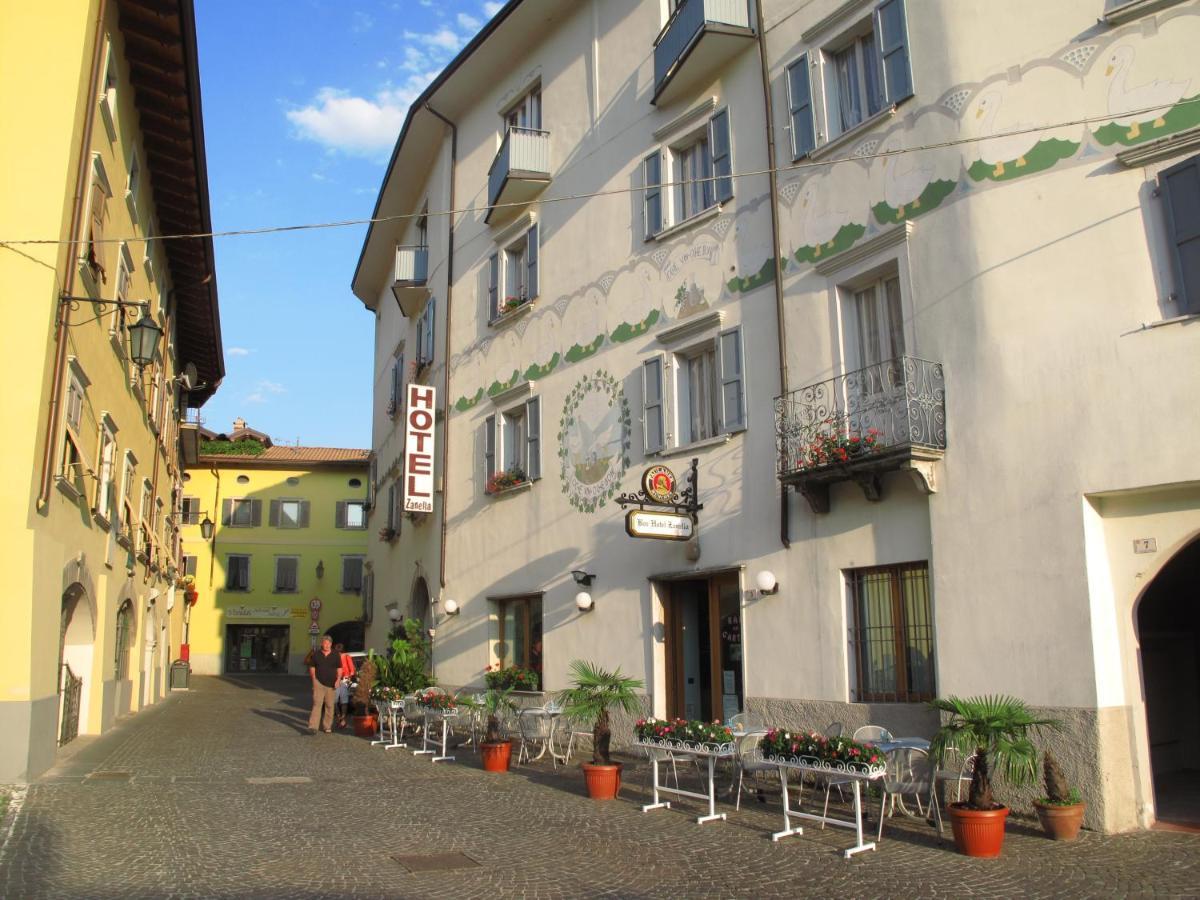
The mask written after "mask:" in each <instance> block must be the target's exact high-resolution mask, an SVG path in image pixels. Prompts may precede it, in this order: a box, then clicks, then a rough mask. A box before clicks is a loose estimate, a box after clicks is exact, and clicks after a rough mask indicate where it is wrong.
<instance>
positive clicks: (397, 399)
mask: <svg viewBox="0 0 1200 900" xmlns="http://www.w3.org/2000/svg"><path fill="white" fill-rule="evenodd" d="M403 409H404V354H403V353H400V354H398V355H397V356H396V358H395V359H394V360H393V361H392V391H391V397H390V399H389V400H388V409H387V413H388V415H389V416H392V417H393V418H394V417H395V416H397V415H398V414H399V413H400V412H401V410H403Z"/></svg>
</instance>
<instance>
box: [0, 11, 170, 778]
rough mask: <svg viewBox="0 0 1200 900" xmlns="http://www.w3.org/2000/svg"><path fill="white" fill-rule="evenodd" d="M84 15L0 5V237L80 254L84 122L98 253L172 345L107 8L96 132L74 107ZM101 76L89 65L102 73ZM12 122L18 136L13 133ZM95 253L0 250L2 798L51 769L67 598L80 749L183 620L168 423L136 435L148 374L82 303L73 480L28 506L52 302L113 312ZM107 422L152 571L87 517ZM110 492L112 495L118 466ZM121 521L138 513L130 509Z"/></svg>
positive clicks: (90, 100)
mask: <svg viewBox="0 0 1200 900" xmlns="http://www.w3.org/2000/svg"><path fill="white" fill-rule="evenodd" d="M98 9H99V4H98V3H96V2H74V3H66V2H63V3H54V4H49V5H47V4H41V5H37V4H24V5H21V4H12V3H7V4H5V8H4V13H3V20H4V25H3V27H2V28H0V109H3V111H4V114H3V116H2V117H0V119H2V121H3V124H2V125H0V129H3V139H2V140H0V237H3V238H4V239H22V238H31V239H45V238H49V239H59V240H64V241H65V240H68V239H76V238H79V237H82V232H83V230H84V228H85V227H86V222H81V229H80V233H78V234H74V235H72V234H69V231H70V227H69V226H70V221H71V215H72V209H73V208H74V203H75V196H76V175H77V170H78V165H79V154H80V145H81V141H82V139H83V135H84V133H85V128H86V125H87V123H88V121H89V119H91V120H92V122H93V124H92V132H91V140H90V144H89V147H88V149H87V154H88V159H89V165H90V161H91V157H92V155H93V154H94V155H95V156H96V157H97V158H98V159H99V160H100V161H101V163H102V165H103V167H104V169H105V173H106V175H107V179H108V184H109V187H110V189H111V194H112V195H111V197H110V198H109V199H108V201H107V214H108V220H107V223H106V229H105V232H106V236H107V237H112V238H123V239H127V240H128V249H129V254H130V257H131V259H132V263H133V266H132V273H131V274H132V283H131V286H130V290H129V291H128V294H127V297H128V298H129V299H138V300H141V299H147V300H150V301H151V312H152V313H154V314H155V315H157V316H158V318H159V322H160V324H161V325H163V326H164V327H165V328H166V330H167V331H168V333H170V330H171V325H172V323H171V322H170V321H169V319H168V317H167V315H166V311H165V310H162V309H160V308H159V305H160V304H159V301H160V298H165V297H166V294H167V290H168V289H169V287H170V273H169V272H168V270H167V265H166V260H165V259H164V258H162V256H161V255H160V249H159V248H155V249H154V250H153V251H152V252H151V255H150V261H149V265H147V263H146V253H145V246H146V244H145V242H144V241H142V240H140V238H141V237H142V236H143V235H144V234H145V233H146V229H147V228H148V227H150V226H151V223H153V221H154V209H155V208H154V194H153V184H152V182H151V178H150V175H149V173H148V171H147V165H146V158H145V154H144V151H143V148H142V146H141V134H140V127H139V123H138V114H137V110H136V108H135V106H134V97H133V89H132V86H131V84H130V81H129V70H128V66H127V65H126V63H125V60H124V57H123V49H124V48H123V41H122V37H121V33H120V31H119V30H118V27H117V12H116V5H115V4H111V3H110V4H109V5H108V7H107V10H106V13H105V15H104V20H103V22H102V23H100V29H99V34H100V37H99V40H100V42H101V46H102V47H103V46H105V44H104V42H105V40H106V38H107V39H108V40H109V41H110V42H111V52H112V54H113V59H114V68H113V72H114V74H115V77H116V86H115V92H114V94H113V104H112V108H113V110H114V114H113V115H112V116H111V122H112V128H111V129H110V128H109V127H107V125H106V123H105V121H104V120H103V117H102V116H101V114H100V112H99V108H100V102H99V98H98V97H96V96H89V95H88V85H89V80H90V78H91V75H92V58H93V47H94V46H95V43H96V40H97V22H96V17H97V12H98ZM104 61H105V56H104V55H103V54H102V56H101V61H100V65H101V66H102V67H103V65H104ZM18 123H19V127H20V133H19V135H18V134H16V133H14V129H15V128H17V127H18ZM133 153H137V154H138V159H139V162H140V166H141V173H142V174H141V189H140V191H138V193H137V196H136V198H135V199H132V200H127V198H126V190H127V185H128V172H129V165H128V160H129V159H130V158H131V154H133ZM90 182H91V179H90V175H89V177H87V178H86V179H85V181H84V183H83V185H82V190H81V195H82V200H83V202H84V204H85V210H86V203H87V191H88V188H89V185H90ZM83 219H85V220H86V213H85V215H84V216H83ZM101 252H102V255H103V258H104V265H105V268H106V270H107V277H106V279H104V280H99V281H98V280H95V279H91V278H88V277H84V276H83V275H82V274H81V265H80V255H81V253H82V247H81V245H75V246H74V247H72V246H70V245H68V244H66V243H60V244H48V245H24V246H10V247H0V285H3V298H4V303H5V313H6V317H7V318H6V333H7V334H8V339H7V340H6V341H5V344H4V348H5V352H4V353H3V354H2V355H0V367H3V369H2V370H0V377H2V378H3V383H4V384H5V385H6V388H5V390H4V391H3V392H0V404H2V405H0V416H3V419H4V421H5V423H6V425H7V429H8V433H9V434H10V435H11V438H10V439H9V440H8V441H6V442H5V446H4V457H3V459H4V463H5V471H6V473H7V476H6V479H5V484H4V487H3V489H2V490H0V538H2V540H0V547H3V551H0V552H2V553H3V558H2V564H3V571H4V572H5V573H6V584H5V594H6V599H5V602H4V603H3V604H0V631H3V633H5V634H6V635H8V636H10V638H11V640H10V654H9V660H8V664H7V665H6V666H4V667H3V668H0V732H2V733H4V734H5V735H6V741H5V742H4V744H5V746H4V749H3V750H0V781H7V780H16V779H20V778H24V777H30V776H32V775H35V774H37V773H38V772H40V771H42V770H44V769H45V768H46V767H47V766H48V765H49V764H50V763H51V762H52V761H53V759H54V756H55V753H56V743H57V742H56V738H57V734H58V724H59V723H58V708H59V700H58V694H57V692H58V685H59V678H60V669H59V664H58V663H59V637H60V630H61V623H62V614H63V597H64V593H65V592H68V591H70V592H72V593H79V594H80V595H81V600H80V602H79V604H78V605H77V606H76V615H77V616H80V617H81V618H80V619H79V620H77V621H76V622H75V625H76V626H77V627H76V628H74V629H71V630H70V631H69V634H70V637H69V639H68V643H70V642H71V641H72V640H73V641H75V642H76V643H75V645H74V647H73V649H71V650H70V651H69V652H68V653H67V656H68V657H69V659H70V660H71V661H73V668H76V669H77V670H79V671H77V673H76V674H78V675H81V676H82V677H83V680H84V682H83V692H84V700H83V706H82V708H83V711H84V712H83V715H82V717H81V721H80V732H81V733H88V732H93V733H94V732H98V731H101V730H103V729H104V728H106V727H108V725H109V724H110V723H111V722H112V721H113V719H114V718H115V717H116V716H118V715H120V714H122V713H124V712H127V711H134V710H137V709H138V708H140V707H141V706H142V705H144V704H145V703H148V702H153V700H154V699H156V698H158V697H160V696H162V695H163V694H164V693H165V675H166V668H165V667H166V665H167V664H168V663H169V656H170V646H169V645H168V641H165V640H163V631H162V627H161V626H162V625H163V624H168V625H169V620H170V619H171V617H175V618H179V617H180V616H181V613H182V611H181V604H173V586H172V585H173V582H174V579H173V577H172V575H173V573H172V572H171V568H172V566H171V561H170V557H171V555H172V550H173V544H174V536H173V535H172V534H171V531H170V527H169V525H168V524H167V521H166V518H167V514H169V513H170V511H171V506H170V504H171V488H172V486H173V484H174V483H175V482H176V480H177V477H178V473H177V471H176V469H177V459H178V451H177V446H178V445H177V436H176V429H175V425H174V423H173V422H172V421H171V419H172V418H173V415H172V414H170V413H167V414H165V415H164V416H163V417H162V419H161V421H163V422H164V425H163V427H161V428H159V429H157V433H156V430H155V429H153V428H152V427H151V423H150V421H149V416H148V407H149V398H150V397H151V391H150V388H149V384H150V382H151V374H152V373H151V369H147V370H146V372H145V373H142V374H139V373H138V371H137V368H136V367H134V366H132V365H131V364H130V362H129V360H128V353H127V349H126V348H127V347H128V339H127V336H126V335H125V334H124V332H120V331H118V332H115V333H114V334H113V335H110V326H111V323H112V318H111V314H112V312H113V307H111V306H104V307H102V306H97V305H95V304H92V303H88V302H83V303H80V304H78V305H77V308H75V309H73V310H72V311H71V313H70V315H71V327H70V328H69V329H68V330H67V352H68V354H69V355H70V356H71V357H73V358H74V360H75V363H76V365H77V366H78V368H79V369H80V370H81V371H82V372H83V373H84V375H85V377H86V380H87V381H88V384H87V386H86V390H85V399H84V403H83V407H82V416H81V421H80V426H79V429H78V441H79V451H80V453H81V457H82V464H81V465H80V466H79V467H78V469H77V471H76V472H75V477H73V478H70V479H64V480H62V481H61V482H56V483H55V485H54V486H53V487H52V488H51V489H50V493H49V497H48V500H47V502H46V503H44V504H43V505H41V506H40V507H39V504H38V502H37V500H38V493H39V486H40V477H39V476H40V471H41V460H42V452H43V448H44V446H45V429H46V418H47V415H48V410H49V408H50V400H51V397H50V393H51V383H52V380H53V371H54V358H55V352H54V350H55V344H54V334H55V315H56V311H57V308H58V298H59V296H60V294H62V293H70V294H73V295H76V296H91V297H95V298H98V299H113V298H115V296H116V290H117V278H116V273H117V260H118V257H119V254H120V252H121V249H120V244H106V245H104V247H103V249H102V251H101ZM89 320H91V321H89ZM161 349H162V353H163V357H164V359H163V361H162V365H161V375H162V378H163V383H164V384H169V383H170V379H172V378H173V377H174V375H175V371H176V369H175V366H176V360H175V359H174V353H173V347H172V345H171V344H170V343H169V342H168V341H166V340H164V341H163V342H162V345H161ZM142 385H145V387H144V388H143V387H142ZM138 388H141V389H140V390H139V389H138ZM62 409H63V408H62V406H61V405H60V407H59V410H58V413H57V418H58V420H59V424H60V428H59V431H60V434H59V439H58V440H57V441H56V442H55V444H54V447H53V459H54V462H55V467H56V469H57V464H58V462H59V460H60V458H61V452H62V435H61V432H62V427H61V423H62ZM106 415H107V417H108V419H110V420H111V422H112V423H113V424H114V425H115V427H116V435H115V437H116V446H117V456H118V460H119V459H120V458H121V457H123V456H124V454H125V452H126V451H127V450H129V451H132V453H133V454H134V455H135V456H136V458H137V460H138V466H137V471H138V475H137V485H138V491H139V492H140V490H141V487H140V485H141V481H142V478H143V477H145V478H149V479H151V481H152V482H153V499H155V500H158V499H161V500H162V501H163V515H162V516H160V517H159V521H158V527H157V529H156V530H155V534H154V537H153V545H154V546H155V547H157V548H158V559H159V560H160V562H161V564H159V565H156V566H150V565H146V564H142V563H138V562H136V561H134V562H133V564H132V565H130V564H129V563H130V554H129V552H128V551H127V550H126V549H125V548H124V547H123V546H121V544H120V543H118V541H117V537H116V531H117V528H116V527H115V526H116V525H117V523H116V522H115V521H112V517H109V520H108V521H106V520H104V519H103V518H102V517H98V516H96V515H94V513H93V510H94V508H95V505H96V499H97V487H96V486H97V472H98V452H99V434H100V425H101V421H102V420H103V419H104V417H105V416H106ZM116 477H117V478H120V465H119V463H118V466H117V471H116ZM72 482H74V488H75V489H72V484H71V483H72ZM139 499H140V497H139ZM119 505H120V497H119V496H118V506H119ZM134 506H135V510H136V509H137V507H138V506H139V503H138V502H137V501H135V504H134ZM152 508H154V504H152ZM126 600H128V601H130V602H131V604H132V607H133V633H132V634H131V641H130V644H131V647H130V651H129V664H128V673H127V677H126V678H124V679H117V677H116V652H115V651H116V616H117V610H118V608H119V606H120V605H121V604H122V603H123V602H124V601H126ZM172 606H173V609H172V610H171V612H168V607H172ZM169 631H170V629H169V628H168V634H169ZM84 636H86V640H84Z"/></svg>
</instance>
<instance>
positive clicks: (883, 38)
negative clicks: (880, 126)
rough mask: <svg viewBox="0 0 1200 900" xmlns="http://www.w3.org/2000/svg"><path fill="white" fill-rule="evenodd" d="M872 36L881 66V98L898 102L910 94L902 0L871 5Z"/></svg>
mask: <svg viewBox="0 0 1200 900" xmlns="http://www.w3.org/2000/svg"><path fill="white" fill-rule="evenodd" d="M875 39H876V41H877V42H878V44H879V59H880V63H881V67H882V69H883V96H884V101H885V102H887V103H899V102H900V101H901V100H903V99H904V98H905V97H911V96H912V95H913V83H912V67H911V64H910V62H909V58H908V23H907V22H906V21H905V11H904V0H883V2H882V3H880V4H879V6H877V7H875Z"/></svg>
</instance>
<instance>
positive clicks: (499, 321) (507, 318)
mask: <svg viewBox="0 0 1200 900" xmlns="http://www.w3.org/2000/svg"><path fill="white" fill-rule="evenodd" d="M533 305H534V302H533V301H532V300H526V301H525V302H524V303H522V304H521V305H520V306H518V307H517V308H516V309H511V310H509V311H508V312H502V313H500V315H498V316H496V318H494V319H492V320H490V321H489V322H488V327H489V328H503V327H504V326H505V325H507V324H508V323H509V322H512V321H515V320H516V319H519V318H521V316H523V315H525V314H526V313H527V312H529V311H530V310H531V309H533Z"/></svg>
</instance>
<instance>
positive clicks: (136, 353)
mask: <svg viewBox="0 0 1200 900" xmlns="http://www.w3.org/2000/svg"><path fill="white" fill-rule="evenodd" d="M162 335H163V330H162V326H160V325H159V324H158V323H157V322H155V321H154V319H153V318H151V316H150V312H149V310H144V311H143V312H142V317H141V318H140V319H139V320H138V321H137V322H135V323H134V324H133V325H130V326H129V356H130V357H131V358H132V359H133V362H134V365H136V366H137V367H138V368H139V369H144V368H146V366H148V365H150V363H152V362H154V355H155V354H156V353H157V352H158V340H159V338H161V337H162Z"/></svg>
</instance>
